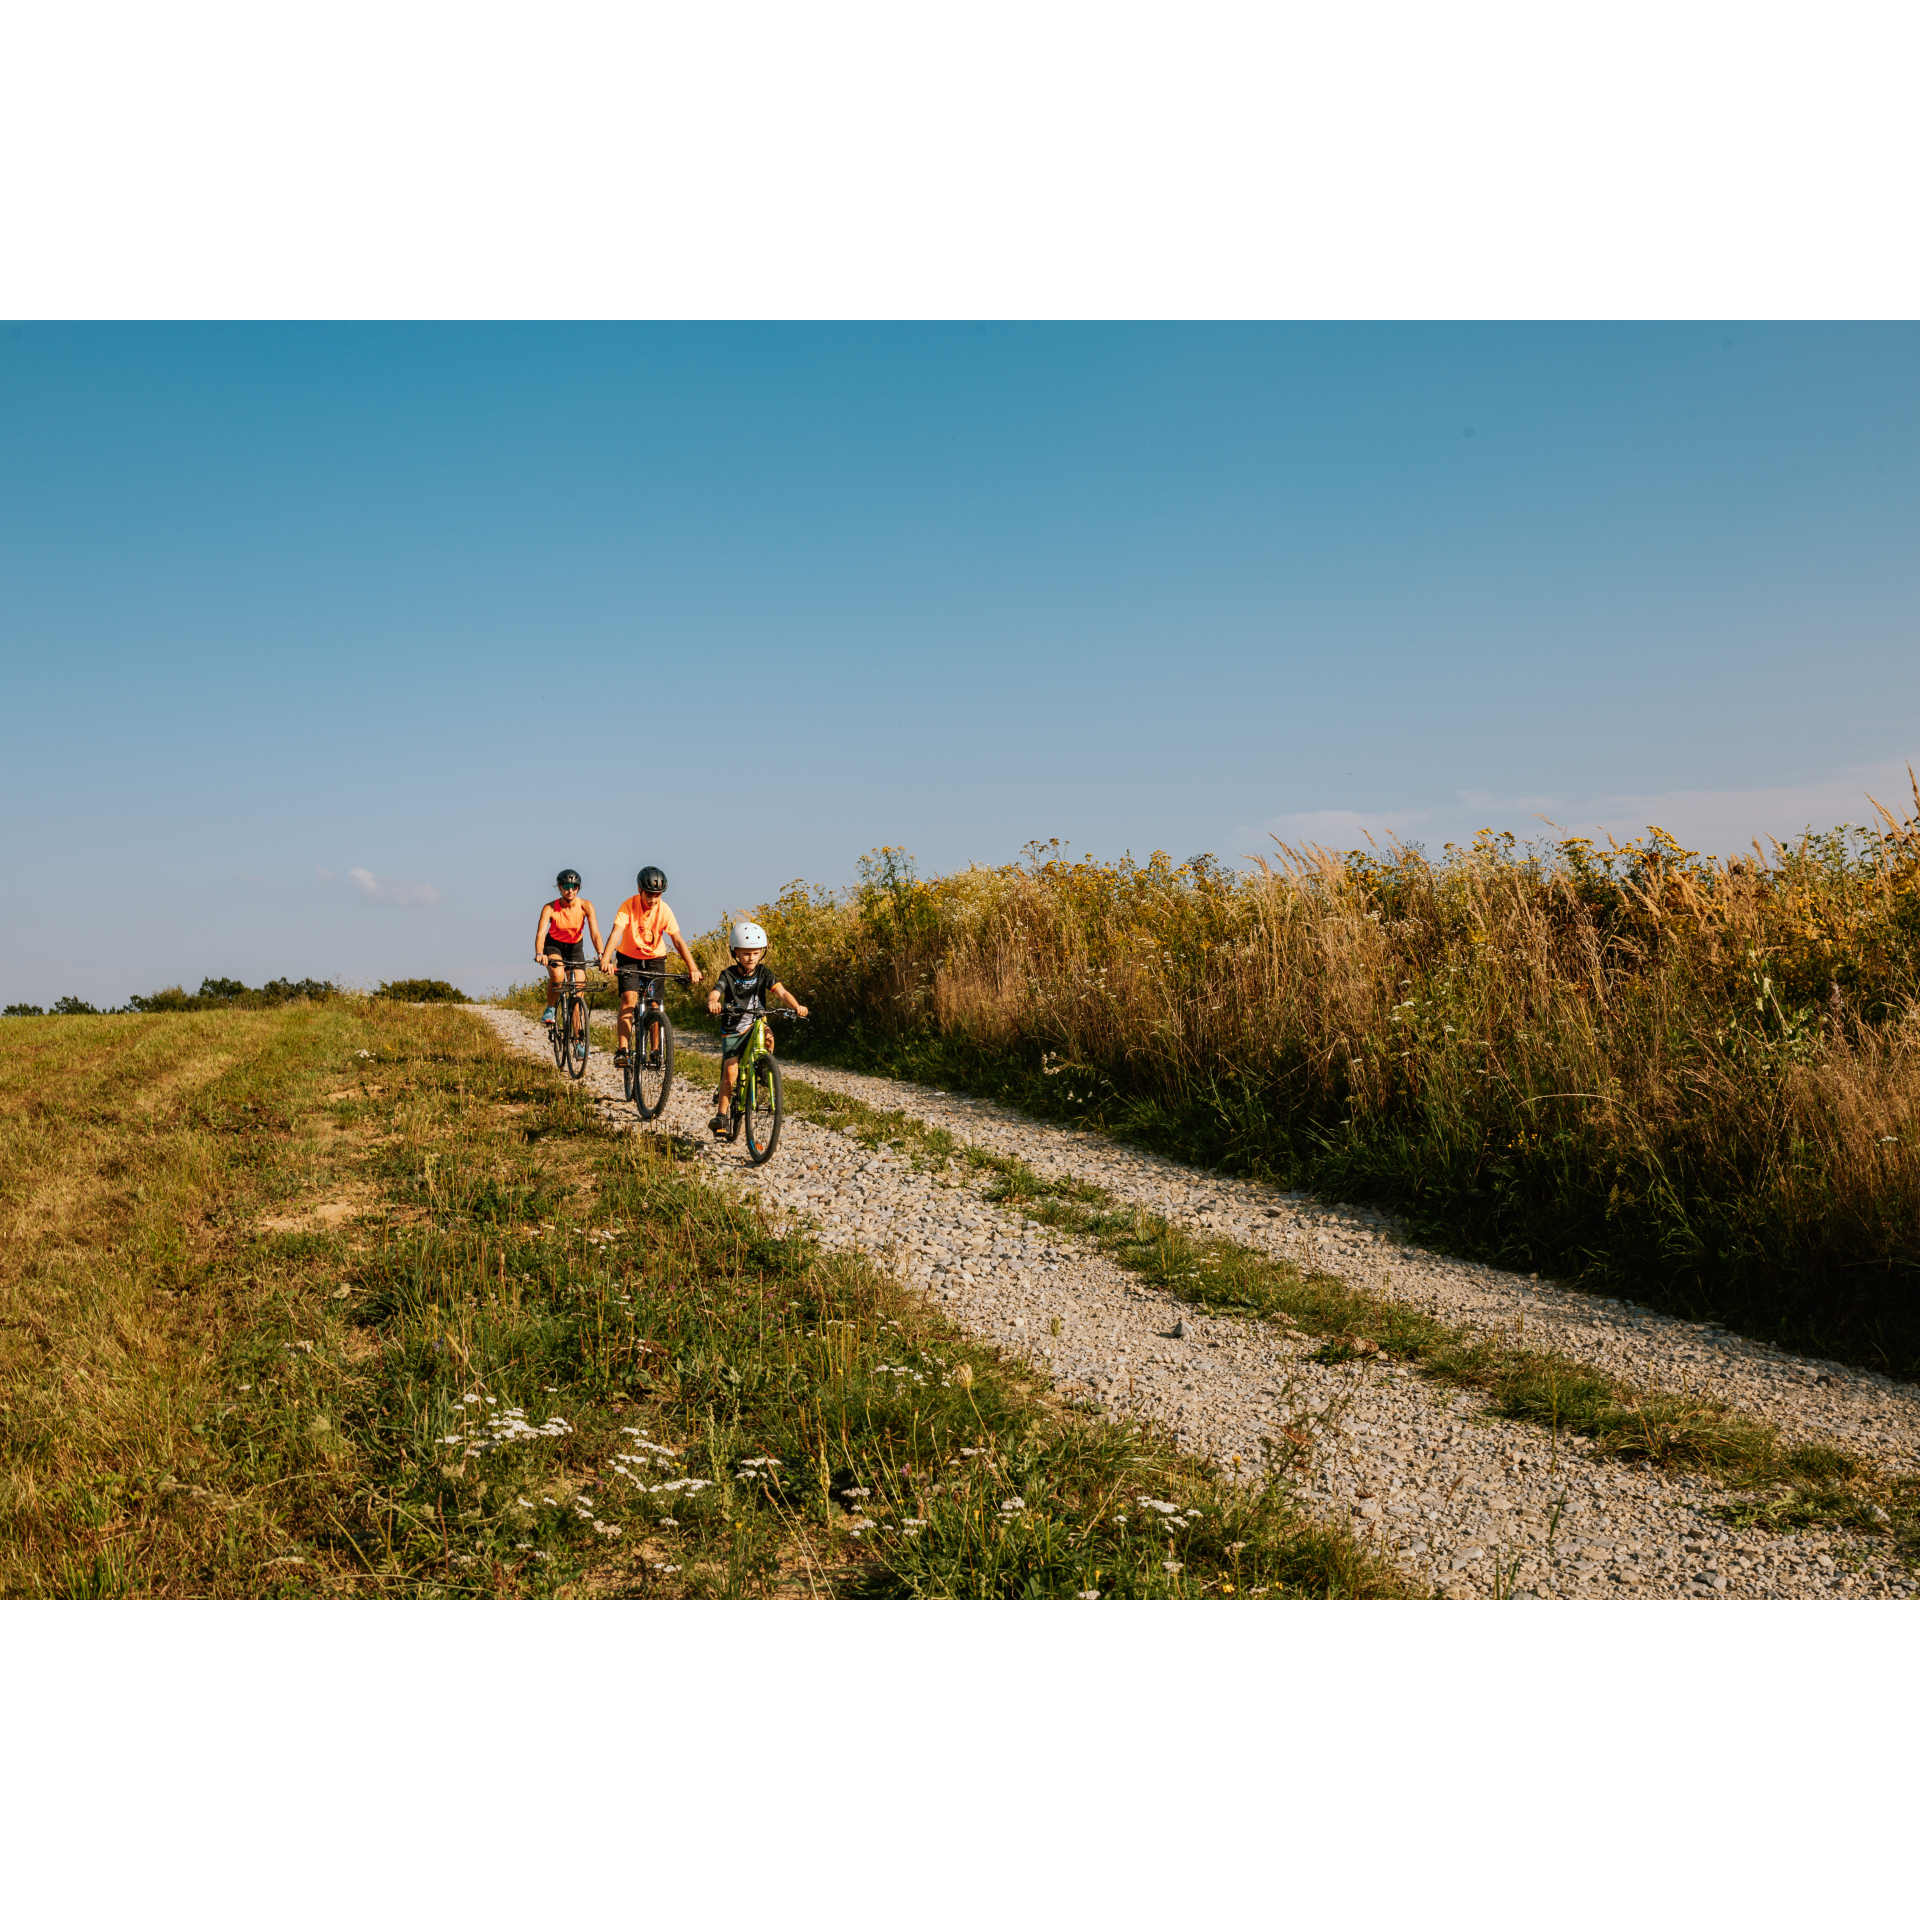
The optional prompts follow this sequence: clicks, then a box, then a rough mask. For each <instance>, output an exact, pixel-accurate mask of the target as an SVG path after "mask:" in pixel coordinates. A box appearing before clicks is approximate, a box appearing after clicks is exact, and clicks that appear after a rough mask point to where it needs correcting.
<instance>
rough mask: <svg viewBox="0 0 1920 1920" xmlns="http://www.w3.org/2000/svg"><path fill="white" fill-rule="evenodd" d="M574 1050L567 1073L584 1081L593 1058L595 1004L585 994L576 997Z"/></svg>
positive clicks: (571, 1052)
mask: <svg viewBox="0 0 1920 1920" xmlns="http://www.w3.org/2000/svg"><path fill="white" fill-rule="evenodd" d="M572 1035H574V1039H572V1048H570V1054H568V1060H566V1071H568V1073H572V1077H574V1079H584V1077H586V1071H588V1062H589V1060H591V1058H593V1002H591V1000H589V998H588V996H586V995H584V993H576V995H574V1023H572Z"/></svg>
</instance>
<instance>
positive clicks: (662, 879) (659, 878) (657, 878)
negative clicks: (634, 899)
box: [635, 867, 667, 893]
mask: <svg viewBox="0 0 1920 1920" xmlns="http://www.w3.org/2000/svg"><path fill="white" fill-rule="evenodd" d="M635 877H636V879H637V880H638V882H639V887H640V891H641V892H642V893H665V892H666V890H667V876H666V875H665V874H664V873H662V872H661V871H660V869H659V868H658V867H642V868H641V869H640V871H639V873H638V874H637V875H636V876H635Z"/></svg>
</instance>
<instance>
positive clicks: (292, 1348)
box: [280, 1340, 313, 1353]
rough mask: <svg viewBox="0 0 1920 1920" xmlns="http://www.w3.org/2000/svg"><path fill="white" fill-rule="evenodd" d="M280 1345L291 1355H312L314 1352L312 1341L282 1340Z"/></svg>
mask: <svg viewBox="0 0 1920 1920" xmlns="http://www.w3.org/2000/svg"><path fill="white" fill-rule="evenodd" d="M280 1344H281V1345H282V1346H283V1347H285V1348H286V1350H287V1351H288V1352H289V1353H311V1352H312V1351H313V1342H312V1341H311V1340H282V1341H281V1342H280Z"/></svg>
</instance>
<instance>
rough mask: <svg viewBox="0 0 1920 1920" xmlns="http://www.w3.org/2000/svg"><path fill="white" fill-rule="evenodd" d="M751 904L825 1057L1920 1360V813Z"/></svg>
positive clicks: (1713, 1314)
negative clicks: (1708, 840)
mask: <svg viewBox="0 0 1920 1920" xmlns="http://www.w3.org/2000/svg"><path fill="white" fill-rule="evenodd" d="M1915 798H1916V806H1920V791H1917V792H1916V796H1915ZM755 912H756V917H757V918H759V919H761V920H762V921H764V922H765V923H766V924H767V927H768V931H769V933H770V935H771V937H772V941H773V948H772V953H773V958H774V961H775V964H776V966H777V968H778V970H779V971H780V972H781V974H782V975H783V977H785V978H786V979H788V980H789V981H790V983H791V984H793V985H794V987H795V988H796V990H797V991H798V992H799V993H800V994H801V995H802V997H804V998H805V999H807V1000H808V1001H809V1002H810V1004H811V1005H812V1007H813V1009H814V1014H815V1018H814V1019H813V1021H812V1022H810V1023H809V1028H808V1029H807V1030H802V1031H800V1032H797V1033H796V1034H795V1036H794V1039H793V1042H792V1049H791V1050H792V1052H793V1055H794V1057H796V1058H799V1057H804V1056H805V1055H806V1054H807V1053H808V1052H809V1051H811V1052H812V1053H813V1054H814V1056H815V1057H830V1058H833V1059H835V1060H837V1061H839V1062H841V1063H843V1064H848V1065H859V1066H866V1067H869V1068H871V1069H874V1070H877V1071H882V1072H892V1073H899V1074H902V1075H906V1076H909V1077H912V1078H917V1079H922V1080H932V1081H935V1082H937V1083H938V1084H941V1085H958V1086H964V1087H966V1088H969V1089H971V1090H974V1091H980V1092H991V1093H995V1094H999V1095H1001V1096H1003V1097H1005V1098H1008V1099H1010V1100H1013V1101H1015V1102H1016V1103H1018V1104H1020V1105H1022V1106H1024V1107H1026V1108H1028V1109H1029V1110H1030V1111H1033V1112H1036V1113H1042V1114H1047V1115H1051V1116H1054V1117H1059V1118H1063V1119H1069V1120H1075V1121H1078V1122H1080V1123H1083V1124H1087V1125H1091V1126H1097V1127H1102V1128H1105V1129H1108V1130H1111V1131H1112V1132H1114V1133H1115V1134H1118V1135H1121V1136H1123V1137H1128V1138H1133V1139H1137V1140H1140V1141H1143V1142H1145V1143H1147V1144H1150V1145H1153V1146H1156V1147H1158V1148H1161V1149H1162V1150H1164V1151H1168V1152H1171V1153H1173V1154H1175V1155H1177V1156H1180V1157H1183V1158H1186V1159H1190V1160H1194V1161H1197V1162H1200V1163H1202V1164H1209V1165H1218V1166H1223V1167H1227V1168H1231V1169H1234V1170H1239V1171H1246V1172H1250V1173H1254V1174H1258V1175H1264V1176H1267V1177H1270V1178H1273V1179H1275V1180H1277V1181H1279V1182H1280V1183H1282V1184H1283V1185H1289V1186H1294V1185H1298V1186H1310V1187H1312V1188H1313V1189H1315V1190H1316V1191H1318V1192H1321V1193H1324V1194H1328V1195H1333V1196H1340V1197H1348V1198H1357V1199H1366V1200H1370V1201H1374V1202H1377V1203H1381V1204H1384V1205H1386V1206H1388V1207H1390V1208H1392V1209H1393V1210H1395V1211H1396V1212H1397V1213H1398V1214H1399V1215H1400V1216H1401V1217H1402V1218H1403V1219H1405V1220H1406V1221H1407V1222H1408V1223H1409V1225H1411V1226H1412V1227H1413V1228H1414V1229H1415V1230H1417V1231H1418V1232H1420V1233H1421V1235H1422V1236H1423V1237H1424V1238H1426V1239H1427V1240H1429V1241H1430V1242H1431V1243H1434V1244H1440V1245H1450V1246H1453V1247H1455V1248H1458V1249H1459V1250H1462V1251H1465V1252H1469V1253H1472V1254H1474V1255H1476V1256H1478V1257H1482V1258H1488V1259H1492V1260H1496V1261H1499V1262H1502V1263H1504V1264H1507V1265H1511V1266H1517V1267H1520V1268H1522V1269H1527V1270H1538V1271H1542V1272H1545V1273H1548V1274H1550V1275H1551V1276H1552V1277H1554V1278H1556V1279H1563V1280H1569V1281H1573V1282H1575V1283H1578V1284H1582V1285H1587V1286H1591V1287H1594V1288H1596V1289H1597V1290H1601V1291H1604V1292H1607V1293H1610V1294H1621V1293H1624V1294H1627V1295H1630V1296H1632V1297H1633V1298H1635V1299H1638V1300H1640V1301H1642V1302H1644V1303H1650V1304H1658V1305H1660V1306H1662V1307H1664V1308H1667V1309H1669V1310H1672V1311H1675V1312H1680V1313H1684V1314H1689V1315H1692V1316H1695V1317H1703V1318H1715V1319H1719V1320H1723V1321H1725V1322H1727V1323H1729V1324H1732V1325H1736V1326H1739V1327H1741V1328H1742V1329H1743V1330H1746V1331H1749V1332H1753V1333H1756V1334H1759V1335H1761V1336H1763V1337H1766V1338H1769V1339H1777V1340H1780V1341H1782V1342H1784V1343H1786V1344H1790V1345H1793V1346H1795V1347H1798V1348H1801V1349H1803V1350H1810V1351H1816V1352H1827V1353H1832V1354H1834V1355H1836V1356H1839V1357H1843V1358H1846V1359H1849V1360H1853V1361H1855V1362H1859V1363H1864V1364H1867V1365H1872V1366H1878V1367H1880V1368H1883V1369H1885V1370H1887V1371H1889V1372H1892V1373H1896V1374H1900V1375H1904V1376H1908V1377H1912V1376H1915V1375H1916V1374H1920V818H1916V819H1914V820H1905V819H1899V818H1896V817H1894V816H1893V815H1887V816H1886V817H1885V818H1884V819H1883V820H1882V821H1881V823H1880V824H1879V825H1878V826H1877V827H1876V828H1875V829H1874V830H1872V831H1870V832H1868V831H1858V830H1840V831H1836V832H1834V833H1830V834H1824V835H1810V836H1808V837H1807V838H1805V839H1803V840H1802V841H1801V842H1799V843H1797V844H1796V845H1794V846H1792V847H1778V846H1776V847H1773V848H1771V849H1768V850H1760V849H1756V852H1755V854H1754V855H1753V856H1752V857H1751V858H1748V859H1744V860H1705V859H1702V858H1700V857H1699V856H1697V855H1694V854H1691V853H1688V852H1687V851H1686V850H1685V849H1683V848H1680V847H1678V846H1676V845H1675V844H1674V843H1673V842H1672V840H1671V839H1669V838H1668V837H1667V836H1665V835H1663V834H1660V833H1657V832H1652V833H1650V834H1649V835H1648V837H1647V838H1646V840H1645V841H1643V842H1642V843H1640V844H1639V845H1637V846H1634V847H1631V848H1625V849H1621V848H1612V849H1608V850H1605V851H1602V850H1598V849H1596V848H1594V847H1593V846H1591V845H1590V844H1589V843H1587V842H1585V841H1581V840H1566V841H1561V842H1558V843H1556V844H1553V845H1550V846H1541V847H1532V848H1523V847H1517V846H1516V845H1515V844H1514V843H1513V842H1512V840H1511V838H1510V837H1496V836H1491V835H1487V836H1482V838H1481V839H1480V840H1479V841H1478V842H1476V843H1475V845H1474V846H1472V847H1470V848H1450V849H1448V851H1447V853H1446V855H1445V856H1444V857H1443V858H1441V859H1439V860H1429V859H1428V858H1426V857H1425V856H1424V855H1423V854H1421V853H1419V852H1417V851H1415V850H1412V849H1396V850H1394V851H1393V852H1392V853H1391V854H1386V855H1378V856H1376V855H1365V856H1362V855H1349V856H1345V857H1340V858H1336V857H1334V856H1331V855H1326V854H1322V853H1317V852H1292V853H1287V852H1285V851H1284V850H1282V851H1281V852H1280V853H1278V854H1276V857H1275V860H1274V861H1273V862H1272V863H1269V864H1265V865H1263V866H1262V867H1261V868H1260V869H1259V870H1258V871H1255V872H1252V873H1248V874H1240V875H1235V874H1231V873H1228V872H1227V871H1226V870H1224V869H1223V868H1221V867H1220V866H1219V865H1218V864H1217V863H1214V862H1212V861H1210V860H1205V859H1202V860H1196V861H1193V862H1189V863H1187V864H1186V865H1183V866H1176V865H1174V864H1173V863H1172V862H1171V861H1169V860H1167V859H1166V858H1165V856H1163V855H1155V856H1154V858H1153V859H1152V860H1150V861H1148V862H1146V863H1144V864H1135V863H1132V862H1121V863H1119V864H1117V865H1103V864H1100V863H1097V862H1092V861H1078V862H1069V861H1067V860H1065V859H1064V858H1062V857H1060V856H1059V854H1058V851H1057V849H1055V848H1052V847H1036V848H1035V849H1033V850H1032V858H1031V859H1030V860H1029V861H1028V862H1027V863H1026V864H1024V865H1020V866H1012V867H1002V868H994V869H984V868H970V869H968V870H966V871H965V872H961V873H956V874H950V875H947V876H944V877H941V878H938V879H933V880H926V879H922V878H920V877H919V876H918V875H917V874H916V873H915V872H914V870H913V867H912V863H911V862H910V861H909V860H907V859H906V858H905V857H904V856H903V855H901V854H900V853H899V852H898V851H897V850H893V849H882V850H881V851H880V852H879V853H878V854H876V855H875V856H873V857H872V858H870V859H869V860H868V861H866V862H865V863H863V870H862V877H861V880H860V882H859V884H858V885H857V886H855V887H854V888H852V889H850V890H848V891H846V892H845V893H842V894H831V893H828V892H826V891H824V890H822V889H818V888H808V887H805V886H802V885H799V884H796V885H794V886H792V887H790V888H789V889H788V890H787V891H786V892H785V893H784V894H783V895H782V896H781V897H780V898H779V899H778V900H775V901H772V902H769V903H767V904H765V905H763V906H761V907H759V908H757V909H756V910H755ZM709 944H711V943H709Z"/></svg>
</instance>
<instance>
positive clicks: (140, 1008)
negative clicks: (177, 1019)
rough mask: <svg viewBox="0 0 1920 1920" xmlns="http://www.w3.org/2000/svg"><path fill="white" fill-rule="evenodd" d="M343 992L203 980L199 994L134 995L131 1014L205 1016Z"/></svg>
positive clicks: (314, 984) (169, 990)
mask: <svg viewBox="0 0 1920 1920" xmlns="http://www.w3.org/2000/svg"><path fill="white" fill-rule="evenodd" d="M339 991H340V989H339V988H338V987H336V986H334V985H332V984H331V983H330V982H328V981H325V980H269V981H268V982H267V983H266V985H265V986H263V987H250V986H248V985H247V984H246V982H245V981H243V980H211V979H209V980H202V981H201V982H200V985H199V988H198V990H197V991H196V992H193V993H189V992H187V990H186V989H185V988H184V987H162V988H161V989H160V991H159V992H158V993H150V994H138V993H136V994H133V995H132V996H130V997H129V999H128V1001H127V1011H128V1012H129V1013H202V1012H204V1011H206V1009H207V1008H209V1007H246V1008H251V1009H259V1008H263V1007H284V1006H286V1005H287V1004H288V1003H289V1002H291V1001H295V1000H326V999H329V998H331V997H332V995H334V994H336V993H338V992H339Z"/></svg>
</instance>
